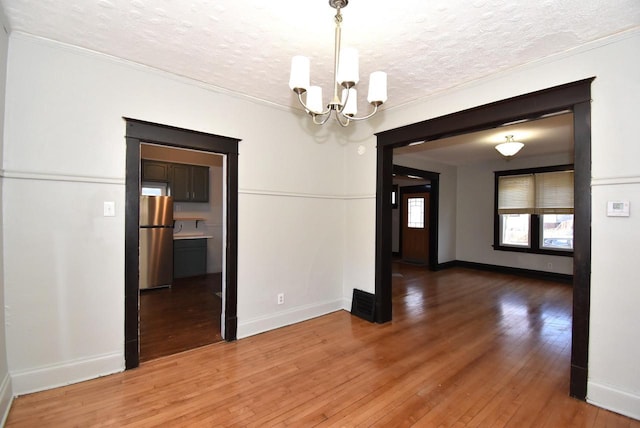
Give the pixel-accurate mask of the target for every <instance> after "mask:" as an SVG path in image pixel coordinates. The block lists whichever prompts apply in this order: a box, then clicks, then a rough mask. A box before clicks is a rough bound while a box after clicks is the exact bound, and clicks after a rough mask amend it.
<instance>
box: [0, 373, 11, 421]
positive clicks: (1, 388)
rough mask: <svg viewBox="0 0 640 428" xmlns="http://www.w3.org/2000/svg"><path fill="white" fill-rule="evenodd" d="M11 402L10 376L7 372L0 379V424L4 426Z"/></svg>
mask: <svg viewBox="0 0 640 428" xmlns="http://www.w3.org/2000/svg"><path fill="white" fill-rule="evenodd" d="M11 403H13V391H12V389H11V376H9V372H7V373H6V374H5V375H4V379H2V385H0V415H2V419H1V420H0V426H4V425H5V423H6V422H7V417H8V416H9V410H11Z"/></svg>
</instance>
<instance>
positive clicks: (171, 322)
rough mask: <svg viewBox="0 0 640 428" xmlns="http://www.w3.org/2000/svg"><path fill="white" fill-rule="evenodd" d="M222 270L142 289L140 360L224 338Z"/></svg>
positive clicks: (173, 352) (162, 355)
mask: <svg viewBox="0 0 640 428" xmlns="http://www.w3.org/2000/svg"><path fill="white" fill-rule="evenodd" d="M221 290H222V274H219V273H214V274H207V275H199V276H194V277H189V278H179V279H174V280H173V285H172V286H171V288H159V289H153V290H143V291H142V292H141V293H140V362H145V361H150V360H153V359H155V358H158V357H164V356H167V355H172V354H176V353H178V352H182V351H186V350H189V349H193V348H197V347H200V346H204V345H209V344H211V343H215V342H219V341H221V340H222V336H221V335H220V313H221V311H222V299H221V298H220V297H218V296H216V294H215V293H216V292H220V291H221Z"/></svg>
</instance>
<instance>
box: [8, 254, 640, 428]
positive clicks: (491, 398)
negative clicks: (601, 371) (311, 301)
mask: <svg viewBox="0 0 640 428" xmlns="http://www.w3.org/2000/svg"><path fill="white" fill-rule="evenodd" d="M393 272H394V274H393V275H394V277H393V288H394V291H393V293H394V294H393V302H394V303H393V304H394V306H393V309H394V320H393V321H392V322H390V323H387V324H383V325H377V324H371V323H368V322H366V321H364V320H362V319H359V318H356V317H353V316H351V315H350V314H349V313H348V312H345V311H338V312H334V313H332V314H329V315H326V316H323V317H319V318H316V319H313V320H309V321H306V322H303V323H299V324H295V325H292V326H288V327H285V328H281V329H278V330H275V331H271V332H268V333H264V334H260V335H256V336H252V337H249V338H246V339H242V340H239V341H237V342H233V343H226V342H221V343H216V344H213V345H210V346H205V347H201V348H198V349H195V350H192V351H188V352H184V353H181V354H178V355H173V356H169V357H165V358H160V359H156V360H154V361H150V362H148V363H145V364H143V365H142V366H141V367H140V368H138V369H135V370H130V371H127V372H124V373H119V374H115V375H111V376H107V377H104V378H100V379H95V380H92V381H88V382H83V383H80V384H76V385H71V386H67V387H63V388H58V389H54V390H50V391H45V392H41V393H36V394H31V395H27V396H24V397H19V398H17V399H16V400H15V401H14V404H13V408H12V410H11V412H10V414H9V418H8V421H7V426H8V427H34V426H55V427H59V426H62V427H64V426H83V427H87V426H118V427H120V426H142V427H146V426H157V425H163V426H171V427H176V426H243V427H244V426H247V427H262V426H294V427H311V426H321V427H325V426H341V427H342V426H344V427H351V426H383V427H388V426H416V427H437V426H445V427H453V426H456V427H462V426H468V427H502V426H508V427H518V428H519V427H605V426H606V427H640V422H639V421H634V420H631V419H629V418H625V417H623V416H620V415H617V414H614V413H611V412H608V411H606V410H603V409H599V408H597V407H594V406H591V405H589V404H586V403H584V402H581V401H577V400H574V399H572V398H570V397H569V396H568V389H569V352H570V335H571V328H570V327H571V288H570V286H568V285H565V284H557V283H553V282H548V281H542V280H533V279H523V278H519V277H515V276H511V275H503V274H496V273H490V272H482V271H472V270H469V269H463V268H454V269H449V270H445V271H440V272H435V273H434V272H428V271H426V270H424V269H423V268H418V267H415V266H411V265H405V264H394V271H393Z"/></svg>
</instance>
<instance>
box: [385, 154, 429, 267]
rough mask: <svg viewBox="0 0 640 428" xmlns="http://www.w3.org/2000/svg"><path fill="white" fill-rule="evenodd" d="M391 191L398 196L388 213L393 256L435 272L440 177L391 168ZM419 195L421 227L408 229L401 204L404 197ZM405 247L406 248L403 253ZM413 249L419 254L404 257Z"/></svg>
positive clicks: (401, 168)
mask: <svg viewBox="0 0 640 428" xmlns="http://www.w3.org/2000/svg"><path fill="white" fill-rule="evenodd" d="M393 189H394V192H396V193H397V194H398V195H397V198H398V203H397V204H393V213H392V216H393V226H392V229H393V230H392V240H393V250H392V252H393V255H394V256H396V257H398V258H400V259H403V260H406V261H407V262H410V263H411V262H412V263H418V264H421V265H423V266H427V267H428V268H429V269H431V270H437V268H438V221H439V220H438V207H439V195H440V173H437V172H432V171H423V170H420V169H416V168H409V167H405V166H400V165H393ZM396 189H397V191H396ZM420 193H422V194H424V193H426V195H423V196H422V197H423V198H424V199H423V201H424V205H423V211H422V217H423V225H422V226H421V227H409V217H408V215H409V212H408V201H405V196H407V197H409V196H408V195H413V194H420ZM394 197H396V196H394ZM418 203H419V202H418ZM407 229H409V230H407ZM412 232H416V233H412ZM407 235H412V236H407ZM405 245H408V247H409V248H406V249H405ZM416 246H417V247H416ZM416 249H419V251H420V254H407V251H414V250H416Z"/></svg>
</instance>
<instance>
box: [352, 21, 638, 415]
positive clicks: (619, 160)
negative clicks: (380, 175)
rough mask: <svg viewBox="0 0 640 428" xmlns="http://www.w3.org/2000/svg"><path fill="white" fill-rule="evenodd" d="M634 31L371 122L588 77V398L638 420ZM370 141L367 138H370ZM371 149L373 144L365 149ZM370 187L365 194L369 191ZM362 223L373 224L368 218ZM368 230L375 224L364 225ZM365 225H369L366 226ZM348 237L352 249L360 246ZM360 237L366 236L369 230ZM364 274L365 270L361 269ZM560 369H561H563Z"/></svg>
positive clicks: (369, 171) (444, 110) (388, 123)
mask: <svg viewBox="0 0 640 428" xmlns="http://www.w3.org/2000/svg"><path fill="white" fill-rule="evenodd" d="M638 52H640V30H639V29H636V30H635V31H634V32H628V33H625V34H621V35H618V36H616V37H612V38H609V39H606V40H601V41H599V42H595V43H592V44H590V45H588V46H584V47H582V48H580V49H575V50H573V51H570V52H567V53H564V54H561V55H557V56H554V57H552V58H549V59H546V60H543V61H539V62H537V63H533V64H529V65H527V66H524V67H520V68H517V69H513V70H510V71H508V72H505V73H500V74H498V75H495V76H492V77H490V78H487V79H484V80H481V81H477V82H474V83H471V84H468V85H463V86H461V87H459V88H456V89H454V90H451V91H448V92H445V93H442V94H438V95H436V96H433V97H430V98H429V99H426V100H421V101H420V102H416V103H414V104H412V105H410V106H405V107H403V108H397V109H389V110H386V111H384V113H383V114H382V115H380V116H379V118H380V119H379V122H377V123H376V125H377V129H376V131H383V130H387V129H392V128H396V127H398V126H402V125H406V124H410V123H415V122H419V121H422V120H425V119H430V118H434V117H438V116H442V115H445V114H448V113H453V112H456V111H460V110H464V109H467V108H470V107H475V106H479V105H483V104H487V103H490V102H493V101H498V100H502V99H506V98H510V97H513V96H517V95H522V94H526V93H529V92H533V91H536V90H541V89H544V88H549V87H552V86H557V85H560V84H564V83H568V82H573V81H577V80H581V79H585V78H590V77H593V76H595V77H596V80H595V81H594V82H593V84H592V99H593V102H592V116H591V119H592V122H591V124H592V145H593V147H592V154H593V169H592V175H593V178H592V185H593V188H592V192H593V203H592V213H593V221H592V249H593V253H592V257H593V258H592V265H591V271H592V277H591V289H592V292H591V298H592V299H591V320H590V348H589V380H588V382H589V383H588V400H589V401H591V402H593V403H594V404H597V405H600V406H602V407H606V408H609V409H613V410H615V411H618V412H620V413H624V414H627V415H630V416H632V417H635V418H639V419H640V370H638V361H640V342H638V341H637V340H636V339H637V326H638V325H640V311H639V310H638V308H637V302H640V287H638V283H639V282H640V281H639V276H638V270H637V266H636V265H637V257H636V254H637V248H636V247H637V246H638V244H639V243H640V235H639V234H640V215H639V214H638V213H637V212H636V211H634V209H633V207H637V206H640V163H639V162H638V159H640V144H636V142H637V139H638V137H637V132H636V130H637V127H636V126H635V124H636V122H637V117H636V116H637V104H638V102H639V101H640V79H638V76H640V56H639V55H638ZM371 139H372V140H374V139H375V137H371ZM371 144H375V142H371ZM371 162H372V163H373V166H372V165H371V164H366V165H365V164H358V163H354V164H350V165H349V166H350V167H351V168H352V171H351V172H350V174H353V175H358V174H362V175H365V176H367V177H369V181H370V183H371V182H374V181H375V171H374V168H375V160H372V161H371ZM374 189H375V184H373V185H371V187H369V191H371V192H373V191H374ZM614 199H616V200H617V199H624V200H629V201H630V202H631V207H632V208H631V212H632V214H631V217H629V218H611V217H606V215H605V212H606V211H605V202H606V201H607V200H614ZM371 217H374V215H373V214H371ZM371 221H372V222H375V219H372V220H371ZM374 224H375V223H374ZM358 233H365V231H364V230H362V229H360V230H355V231H351V230H348V239H350V240H351V241H353V242H359V241H362V242H364V243H368V242H370V239H371V238H370V236H369V235H366V236H359V235H358ZM369 233H373V232H371V231H369ZM363 268H366V269H367V270H368V271H374V268H375V267H374V263H370V264H369V265H368V266H363ZM568 370H569V368H567V371H568Z"/></svg>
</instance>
